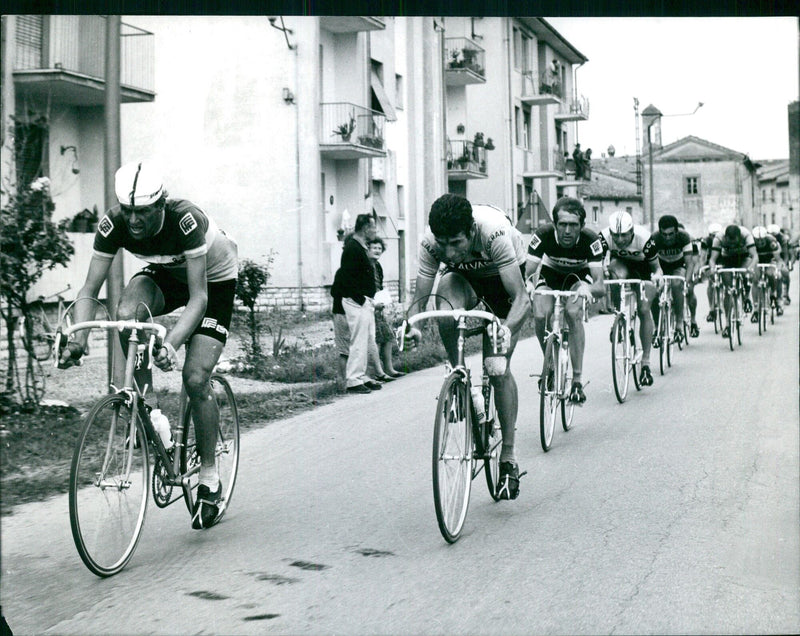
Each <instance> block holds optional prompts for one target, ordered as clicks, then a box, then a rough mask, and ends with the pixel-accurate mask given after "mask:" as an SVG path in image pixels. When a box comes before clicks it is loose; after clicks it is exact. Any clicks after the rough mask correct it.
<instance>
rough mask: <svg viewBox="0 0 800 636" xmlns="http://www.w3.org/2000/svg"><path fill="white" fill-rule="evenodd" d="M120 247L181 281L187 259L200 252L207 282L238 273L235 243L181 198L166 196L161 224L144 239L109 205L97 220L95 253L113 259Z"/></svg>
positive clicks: (209, 219) (199, 211)
mask: <svg viewBox="0 0 800 636" xmlns="http://www.w3.org/2000/svg"><path fill="white" fill-rule="evenodd" d="M120 248H124V249H126V250H128V251H129V252H130V253H131V254H133V255H134V256H136V257H137V258H140V259H142V260H143V261H146V262H148V263H151V264H152V265H153V266H155V267H158V268H163V269H164V270H165V271H167V272H168V273H170V274H172V275H173V276H174V277H175V278H177V279H179V280H181V281H183V282H186V259H187V258H196V257H198V256H202V255H203V254H205V255H206V277H207V280H208V281H209V282H219V281H223V280H231V279H235V278H236V277H237V275H238V263H237V247H236V243H235V242H234V241H233V240H232V239H230V238H229V237H228V236H227V235H226V234H225V233H224V232H222V231H221V230H220V229H219V228H218V227H217V224H216V223H214V221H213V219H211V218H210V217H209V216H207V215H206V214H205V213H204V212H203V211H202V210H201V209H200V208H198V207H197V206H196V205H194V204H193V203H191V202H190V201H186V200H184V199H167V202H166V205H165V207H164V223H163V225H162V226H161V228H160V229H159V231H158V232H157V233H156V234H155V236H151V237H148V238H146V239H144V240H137V239H135V238H134V237H133V236H131V234H130V232H128V227H127V225H125V220H124V218H123V215H122V212H121V210H120V208H119V207H115V208H112V209H111V210H110V211H109V212H108V213H107V214H106V215H105V216H103V218H102V219H100V222H99V223H98V224H97V232H96V233H95V236H94V253H95V255H96V256H99V257H100V258H105V259H112V258H114V255H115V254H116V253H117V251H118V250H119V249H120Z"/></svg>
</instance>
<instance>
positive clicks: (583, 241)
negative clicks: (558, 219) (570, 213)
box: [528, 223, 606, 273]
mask: <svg viewBox="0 0 800 636" xmlns="http://www.w3.org/2000/svg"><path fill="white" fill-rule="evenodd" d="M605 251H606V245H605V242H604V241H603V239H602V238H601V237H600V235H599V234H597V232H594V231H593V230H590V229H589V228H587V227H583V228H581V232H580V234H579V235H578V240H577V241H576V243H575V245H573V246H572V247H564V246H562V245H560V244H559V242H558V236H557V234H556V228H555V226H554V225H553V224H552V223H548V224H547V225H544V226H542V227H540V228H538V229H537V230H536V231H535V232H534V233H533V236H532V237H531V241H530V243H529V244H528V255H529V256H532V257H534V258H540V259H542V266H543V267H549V268H550V269H553V270H555V271H557V272H562V273H570V272H577V271H579V270H582V269H584V268H586V267H588V265H589V263H598V264H601V263H602V262H603V255H604V254H605Z"/></svg>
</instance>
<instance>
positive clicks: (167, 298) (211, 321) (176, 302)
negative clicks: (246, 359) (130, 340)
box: [134, 266, 236, 344]
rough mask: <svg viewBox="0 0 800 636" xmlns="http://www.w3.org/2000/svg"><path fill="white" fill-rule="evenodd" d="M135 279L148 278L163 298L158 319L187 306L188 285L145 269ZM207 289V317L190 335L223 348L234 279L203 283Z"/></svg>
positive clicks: (164, 272)
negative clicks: (210, 339)
mask: <svg viewBox="0 0 800 636" xmlns="http://www.w3.org/2000/svg"><path fill="white" fill-rule="evenodd" d="M134 276H147V277H148V278H149V279H150V280H152V281H153V282H154V283H155V284H156V286H157V287H158V288H159V289H160V290H161V293H162V294H163V295H164V310H163V311H162V312H161V314H160V315H164V314H169V313H171V312H173V311H175V310H176V309H178V307H183V306H185V305H186V303H187V302H189V285H187V284H186V283H184V282H181V281H179V280H178V279H177V278H175V277H174V276H172V275H171V274H169V273H168V272H166V271H164V270H163V269H161V268H158V267H153V266H148V267H145V268H144V269H143V270H141V271H139V272H137V273H136V274H134ZM206 285H208V303H207V305H206V313H205V314H204V315H203V318H202V320H201V321H200V324H199V325H197V328H196V329H195V330H194V331H193V332H192V336H194V335H195V334H200V335H203V336H209V337H210V338H214V339H215V340H219V341H220V342H221V343H222V344H225V342H226V341H227V339H228V329H230V326H231V315H232V314H233V300H234V297H235V295H236V279H235V278H234V279H231V280H223V281H219V282H217V283H206Z"/></svg>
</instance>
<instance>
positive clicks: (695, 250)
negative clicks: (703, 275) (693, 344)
mask: <svg viewBox="0 0 800 636" xmlns="http://www.w3.org/2000/svg"><path fill="white" fill-rule="evenodd" d="M678 229H679V230H683V231H684V232H687V233H688V230H687V229H686V227H685V226H684V225H683V223H678ZM689 237H690V238H691V239H692V258H691V261H692V271H691V275H689V276H687V279H686V302H687V303H689V317H690V318H691V323H690V324H689V337H691V338H697V337H699V336H700V327H698V326H697V294H695V293H694V288H695V286H696V285H697V270H698V269H699V268H700V239H698V238H694V236H692V235H691V234H689Z"/></svg>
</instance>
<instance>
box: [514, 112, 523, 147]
mask: <svg viewBox="0 0 800 636" xmlns="http://www.w3.org/2000/svg"><path fill="white" fill-rule="evenodd" d="M520 128H522V126H521V124H520V112H519V106H514V133H515V134H514V143H515V144H517V145H518V146H519V135H520Z"/></svg>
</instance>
